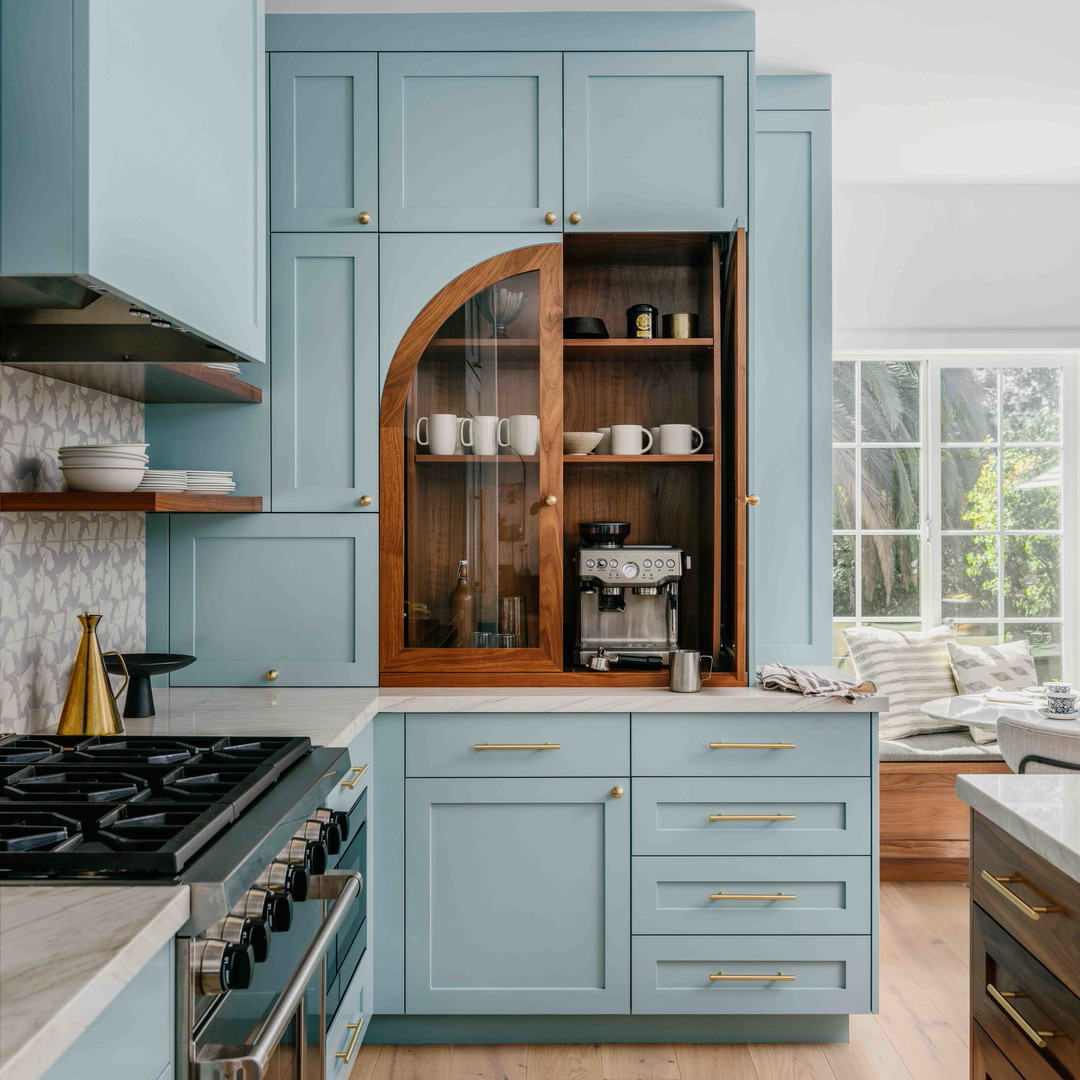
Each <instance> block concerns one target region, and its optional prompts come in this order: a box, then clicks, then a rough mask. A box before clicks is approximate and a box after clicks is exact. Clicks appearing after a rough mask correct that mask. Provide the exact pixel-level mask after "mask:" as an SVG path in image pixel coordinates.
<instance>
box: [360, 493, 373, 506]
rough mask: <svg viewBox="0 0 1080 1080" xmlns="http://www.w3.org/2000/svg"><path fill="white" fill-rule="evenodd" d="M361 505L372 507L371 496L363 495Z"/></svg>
mask: <svg viewBox="0 0 1080 1080" xmlns="http://www.w3.org/2000/svg"><path fill="white" fill-rule="evenodd" d="M360 505H361V506H370V505H371V496H370V495H361V496H360Z"/></svg>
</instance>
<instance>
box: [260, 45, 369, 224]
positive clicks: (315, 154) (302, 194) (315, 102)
mask: <svg viewBox="0 0 1080 1080" xmlns="http://www.w3.org/2000/svg"><path fill="white" fill-rule="evenodd" d="M377 72H378V63H377V56H376V54H375V53H274V54H273V55H272V56H271V58H270V118H271V119H270V123H271V131H270V228H271V229H272V230H274V231H276V232H351V231H354V230H355V231H357V232H363V231H365V230H367V231H372V230H374V229H376V228H377V227H378V220H379V218H378V205H377V203H378V173H377V168H376V160H377V151H378V114H377V105H376V101H377V94H378V75H377Z"/></svg>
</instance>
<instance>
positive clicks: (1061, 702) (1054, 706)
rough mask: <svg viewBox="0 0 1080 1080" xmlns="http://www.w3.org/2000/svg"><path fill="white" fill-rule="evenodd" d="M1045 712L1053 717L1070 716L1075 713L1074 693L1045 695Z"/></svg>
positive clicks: (1073, 691)
mask: <svg viewBox="0 0 1080 1080" xmlns="http://www.w3.org/2000/svg"><path fill="white" fill-rule="evenodd" d="M1046 711H1047V712H1049V713H1053V714H1054V715H1055V716H1072V715H1073V714H1074V713H1075V712H1076V691H1075V690H1070V691H1069V692H1068V693H1067V694H1047V695H1046Z"/></svg>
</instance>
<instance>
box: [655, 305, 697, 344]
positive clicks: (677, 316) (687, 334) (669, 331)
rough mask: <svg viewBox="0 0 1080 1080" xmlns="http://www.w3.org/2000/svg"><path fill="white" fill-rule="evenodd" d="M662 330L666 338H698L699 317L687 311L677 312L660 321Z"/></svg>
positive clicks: (665, 316) (663, 317)
mask: <svg viewBox="0 0 1080 1080" xmlns="http://www.w3.org/2000/svg"><path fill="white" fill-rule="evenodd" d="M660 330H661V333H662V334H663V335H664V337H666V338H696V337H697V336H698V317H697V316H696V315H691V314H690V313H689V312H687V311H676V312H675V313H674V314H671V315H664V316H662V317H661V319H660Z"/></svg>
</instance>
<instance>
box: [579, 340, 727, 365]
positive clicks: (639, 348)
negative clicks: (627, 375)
mask: <svg viewBox="0 0 1080 1080" xmlns="http://www.w3.org/2000/svg"><path fill="white" fill-rule="evenodd" d="M715 344H716V343H715V342H714V341H713V339H712V338H711V337H703V338H564V339H563V351H564V352H565V353H567V354H568V355H570V356H571V357H572V356H573V354H574V353H577V352H581V353H588V354H589V356H590V358H591V359H592V358H595V356H596V354H598V353H599V354H600V356H604V355H605V354H608V355H618V356H620V357H622V358H626V355H627V353H629V354H630V355H631V356H634V359H641V360H644V359H647V357H646V356H644V355H634V354H645V353H650V352H654V351H655V352H662V353H663V354H664V356H665V357H676V356H682V355H685V354H688V353H692V354H693V355H695V356H700V355H702V350H703V349H711V348H712V347H713V345H715Z"/></svg>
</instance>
